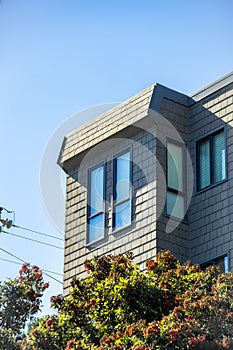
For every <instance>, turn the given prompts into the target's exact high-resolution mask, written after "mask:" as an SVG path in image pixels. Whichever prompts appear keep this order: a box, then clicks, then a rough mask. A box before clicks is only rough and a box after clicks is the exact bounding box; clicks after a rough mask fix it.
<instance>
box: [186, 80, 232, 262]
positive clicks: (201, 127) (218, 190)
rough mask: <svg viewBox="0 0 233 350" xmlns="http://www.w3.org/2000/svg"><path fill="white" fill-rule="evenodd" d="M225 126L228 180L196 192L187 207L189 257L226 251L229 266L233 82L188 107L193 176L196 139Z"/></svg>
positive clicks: (196, 258)
mask: <svg viewBox="0 0 233 350" xmlns="http://www.w3.org/2000/svg"><path fill="white" fill-rule="evenodd" d="M221 127H224V128H225V129H226V145H227V167H228V171H227V177H228V180H227V181H225V182H224V183H222V184H218V185H216V186H214V187H213V188H211V189H207V190H205V191H203V192H201V193H197V192H196V190H197V189H196V185H195V187H194V196H193V199H192V202H191V206H190V209H189V221H190V232H189V236H190V257H191V259H192V260H193V261H194V262H199V263H201V262H204V261H207V260H210V259H211V258H214V257H216V256H219V255H221V254H223V253H226V252H229V253H230V254H229V258H230V268H232V267H233V146H232V145H233V129H232V127H233V85H230V86H227V87H225V88H224V89H221V90H220V91H218V92H216V93H214V94H213V95H210V96H209V97H207V98H205V99H203V100H201V101H200V102H198V103H196V104H194V105H193V106H192V107H191V108H190V143H189V147H190V153H191V155H192V159H193V169H194V174H195V177H196V154H195V153H196V151H195V145H196V142H197V140H198V139H200V138H202V137H204V136H206V135H209V134H210V133H212V132H213V131H214V130H216V129H218V128H221Z"/></svg>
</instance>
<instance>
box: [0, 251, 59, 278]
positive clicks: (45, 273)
mask: <svg viewBox="0 0 233 350" xmlns="http://www.w3.org/2000/svg"><path fill="white" fill-rule="evenodd" d="M0 250H2V251H3V252H4V253H6V254H8V255H10V256H13V257H14V258H16V259H17V260H19V261H21V262H23V263H24V264H25V263H26V264H27V262H26V261H25V260H23V259H21V258H19V257H18V256H16V255H14V254H12V253H10V252H8V251H7V250H5V249H3V248H0ZM0 259H1V258H0ZM1 260H3V259H1ZM15 263H17V262H15ZM41 270H42V272H43V273H44V275H46V276H48V277H50V278H52V279H53V280H54V281H56V282H58V283H60V284H63V283H62V282H61V281H59V280H58V279H57V278H55V277H53V276H51V275H50V274H48V273H47V272H44V271H48V270H43V269H41ZM50 273H56V272H52V271H50Z"/></svg>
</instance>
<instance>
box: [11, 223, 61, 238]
mask: <svg viewBox="0 0 233 350" xmlns="http://www.w3.org/2000/svg"><path fill="white" fill-rule="evenodd" d="M12 226H13V227H15V228H19V229H21V230H24V231H29V232H33V233H37V234H38V235H42V236H46V237H50V238H53V239H57V240H59V241H64V239H63V238H59V237H56V236H53V235H49V234H48V233H44V232H41V231H35V230H32V229H30V228H27V227H23V226H19V225H15V224H13V225H12Z"/></svg>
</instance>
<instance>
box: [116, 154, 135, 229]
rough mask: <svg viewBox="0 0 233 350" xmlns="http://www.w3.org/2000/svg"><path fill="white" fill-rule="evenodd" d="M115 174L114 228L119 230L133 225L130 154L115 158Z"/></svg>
mask: <svg viewBox="0 0 233 350" xmlns="http://www.w3.org/2000/svg"><path fill="white" fill-rule="evenodd" d="M113 172H114V179H113V228H114V229H119V228H121V227H124V226H126V225H129V224H130V223H131V160H130V152H126V153H123V154H121V155H119V156H117V157H116V158H114V161H113Z"/></svg>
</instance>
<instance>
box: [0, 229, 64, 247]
mask: <svg viewBox="0 0 233 350" xmlns="http://www.w3.org/2000/svg"><path fill="white" fill-rule="evenodd" d="M2 232H3V233H6V234H8V235H11V236H15V237H19V238H23V239H26V240H28V241H31V242H35V243H39V244H44V245H47V246H50V247H53V248H56V249H61V250H63V248H62V247H59V246H56V245H53V244H50V243H47V242H41V241H38V240H37V239H33V238H28V237H24V236H22V235H18V234H17V233H12V232H9V231H4V230H2Z"/></svg>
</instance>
